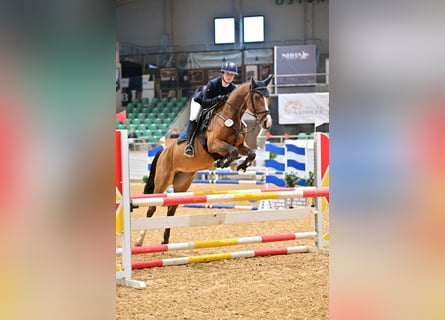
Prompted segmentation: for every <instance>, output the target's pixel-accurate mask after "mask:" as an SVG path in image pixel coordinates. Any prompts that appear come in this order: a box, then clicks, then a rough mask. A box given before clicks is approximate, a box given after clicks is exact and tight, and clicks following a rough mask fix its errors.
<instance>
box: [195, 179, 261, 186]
mask: <svg viewBox="0 0 445 320" xmlns="http://www.w3.org/2000/svg"><path fill="white" fill-rule="evenodd" d="M192 183H208V184H259V185H263V184H265V182H264V181H263V180H224V179H221V180H219V179H217V180H205V179H196V180H193V181H192Z"/></svg>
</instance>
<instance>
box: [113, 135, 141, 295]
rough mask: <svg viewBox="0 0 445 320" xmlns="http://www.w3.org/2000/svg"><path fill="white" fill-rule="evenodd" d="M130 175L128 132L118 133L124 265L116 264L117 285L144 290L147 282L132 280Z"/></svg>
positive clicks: (118, 203) (118, 212) (119, 230)
mask: <svg viewBox="0 0 445 320" xmlns="http://www.w3.org/2000/svg"><path fill="white" fill-rule="evenodd" d="M130 223H131V221H130V175H129V164H128V140H127V130H118V131H116V234H117V235H118V236H120V237H121V242H122V264H121V265H117V264H116V283H117V284H118V285H121V286H128V287H132V288H137V289H144V288H145V287H146V284H145V282H143V281H138V280H134V279H132V278H131V273H132V262H131V226H130Z"/></svg>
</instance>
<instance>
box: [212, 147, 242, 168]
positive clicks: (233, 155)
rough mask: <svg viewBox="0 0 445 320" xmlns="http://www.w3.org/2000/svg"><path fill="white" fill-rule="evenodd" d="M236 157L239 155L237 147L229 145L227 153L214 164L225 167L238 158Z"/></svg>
mask: <svg viewBox="0 0 445 320" xmlns="http://www.w3.org/2000/svg"><path fill="white" fill-rule="evenodd" d="M238 157H239V152H238V149H237V148H235V147H232V146H230V149H229V151H228V153H227V155H226V156H225V157H224V158H222V159H220V160H218V161H216V166H217V167H219V168H227V167H229V166H230V164H231V163H232V162H233V161H234V160H236V159H238Z"/></svg>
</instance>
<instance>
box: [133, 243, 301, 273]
mask: <svg viewBox="0 0 445 320" xmlns="http://www.w3.org/2000/svg"><path fill="white" fill-rule="evenodd" d="M308 251H309V248H308V247H307V246H296V247H285V248H273V249H262V250H248V251H238V252H229V253H215V254H207V255H202V256H191V257H182V258H170V259H160V260H150V261H140V262H134V263H133V264H132V268H133V269H143V268H153V267H165V266H180V265H185V264H190V263H201V262H210V261H219V260H230V259H239V258H253V257H265V256H273V255H283V254H292V253H302V252H308Z"/></svg>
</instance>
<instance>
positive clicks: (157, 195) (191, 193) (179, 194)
mask: <svg viewBox="0 0 445 320" xmlns="http://www.w3.org/2000/svg"><path fill="white" fill-rule="evenodd" d="M295 190H315V187H282V188H273V189H269V188H262V189H243V190H217V191H186V192H175V193H168V192H164V193H153V194H137V195H132V196H131V197H130V199H131V200H134V199H148V198H160V197H165V198H167V197H182V196H198V195H212V194H244V193H252V192H281V191H295Z"/></svg>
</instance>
